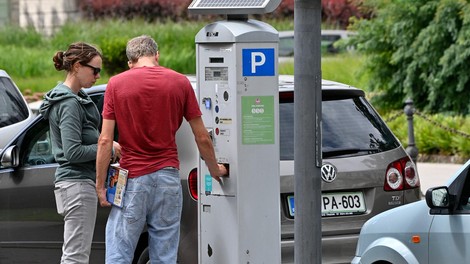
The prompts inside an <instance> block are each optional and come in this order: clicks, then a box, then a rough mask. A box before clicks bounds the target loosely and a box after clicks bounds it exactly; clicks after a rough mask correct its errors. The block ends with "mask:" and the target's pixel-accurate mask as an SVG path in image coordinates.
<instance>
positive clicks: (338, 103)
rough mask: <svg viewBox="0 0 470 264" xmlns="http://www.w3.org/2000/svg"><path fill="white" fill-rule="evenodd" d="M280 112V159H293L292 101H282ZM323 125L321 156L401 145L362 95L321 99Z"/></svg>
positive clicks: (360, 152) (349, 155) (354, 153)
mask: <svg viewBox="0 0 470 264" xmlns="http://www.w3.org/2000/svg"><path fill="white" fill-rule="evenodd" d="M279 112H280V114H279V116H280V145H281V150H280V152H281V153H280V154H281V160H293V159H294V103H293V102H285V101H284V102H281V103H280V105H279ZM311 118H314V116H313V115H312V116H311ZM322 126H323V130H322V152H323V158H331V157H351V156H361V155H370V154H373V153H379V152H383V151H387V150H391V149H394V148H397V147H398V146H399V145H400V143H399V142H398V141H397V139H396V138H395V136H394V135H393V134H392V132H391V131H390V130H389V129H388V127H387V126H386V125H385V123H384V122H383V121H382V119H381V118H380V116H379V115H378V114H377V112H376V111H375V110H374V109H373V108H372V106H371V105H370V104H369V103H368V102H367V101H366V99H365V98H364V97H354V98H348V99H341V100H329V101H323V102H322Z"/></svg>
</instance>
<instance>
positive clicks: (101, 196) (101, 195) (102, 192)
mask: <svg viewBox="0 0 470 264" xmlns="http://www.w3.org/2000/svg"><path fill="white" fill-rule="evenodd" d="M96 194H97V195H98V202H99V203H100V206H101V207H111V203H110V202H108V200H106V189H105V188H100V189H96Z"/></svg>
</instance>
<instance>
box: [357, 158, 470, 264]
mask: <svg viewBox="0 0 470 264" xmlns="http://www.w3.org/2000/svg"><path fill="white" fill-rule="evenodd" d="M469 171H470V160H469V161H467V163H466V164H464V165H463V166H462V167H461V168H460V170H459V171H457V172H456V173H455V175H454V176H453V177H452V178H451V179H450V180H449V181H448V184H447V186H440V187H433V188H430V189H429V190H428V191H427V192H426V200H423V201H419V202H416V203H412V204H409V205H406V206H402V207H400V208H396V209H393V210H390V211H387V212H384V213H382V214H379V215H377V216H376V217H374V218H372V219H370V220H369V221H367V222H366V224H365V225H364V227H363V228H362V230H361V235H360V237H359V243H358V245H357V250H356V257H355V258H354V259H353V261H352V263H354V264H359V263H362V264H366V263H409V264H414V263H416V264H418V263H421V264H424V263H429V264H438V263H469V261H470V250H469V249H470V174H469Z"/></svg>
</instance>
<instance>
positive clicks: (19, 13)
mask: <svg viewBox="0 0 470 264" xmlns="http://www.w3.org/2000/svg"><path fill="white" fill-rule="evenodd" d="M2 1H5V0H0V6H1V4H2ZM78 1H79V0H6V2H7V6H8V7H9V12H10V13H9V20H10V23H11V24H12V25H19V26H21V27H29V26H34V27H35V28H36V30H37V31H38V32H41V33H44V34H46V35H50V34H52V33H54V31H55V30H56V29H57V28H58V27H60V26H61V25H63V24H64V23H65V22H66V21H68V20H72V21H77V20H78V19H79V18H80V13H79V9H78ZM0 16H1V12H0ZM0 19H1V17H0ZM0 25H1V21H0Z"/></svg>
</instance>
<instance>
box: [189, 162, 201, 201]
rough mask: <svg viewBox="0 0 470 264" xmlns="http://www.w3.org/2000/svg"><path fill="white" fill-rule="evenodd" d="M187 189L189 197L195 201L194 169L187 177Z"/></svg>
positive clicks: (195, 181) (196, 194)
mask: <svg viewBox="0 0 470 264" xmlns="http://www.w3.org/2000/svg"><path fill="white" fill-rule="evenodd" d="M188 188H189V193H190V194H191V197H192V198H193V199H194V200H196V201H197V199H198V198H199V197H198V193H197V169H196V168H194V169H193V170H192V171H191V172H190V173H189V175H188Z"/></svg>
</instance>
